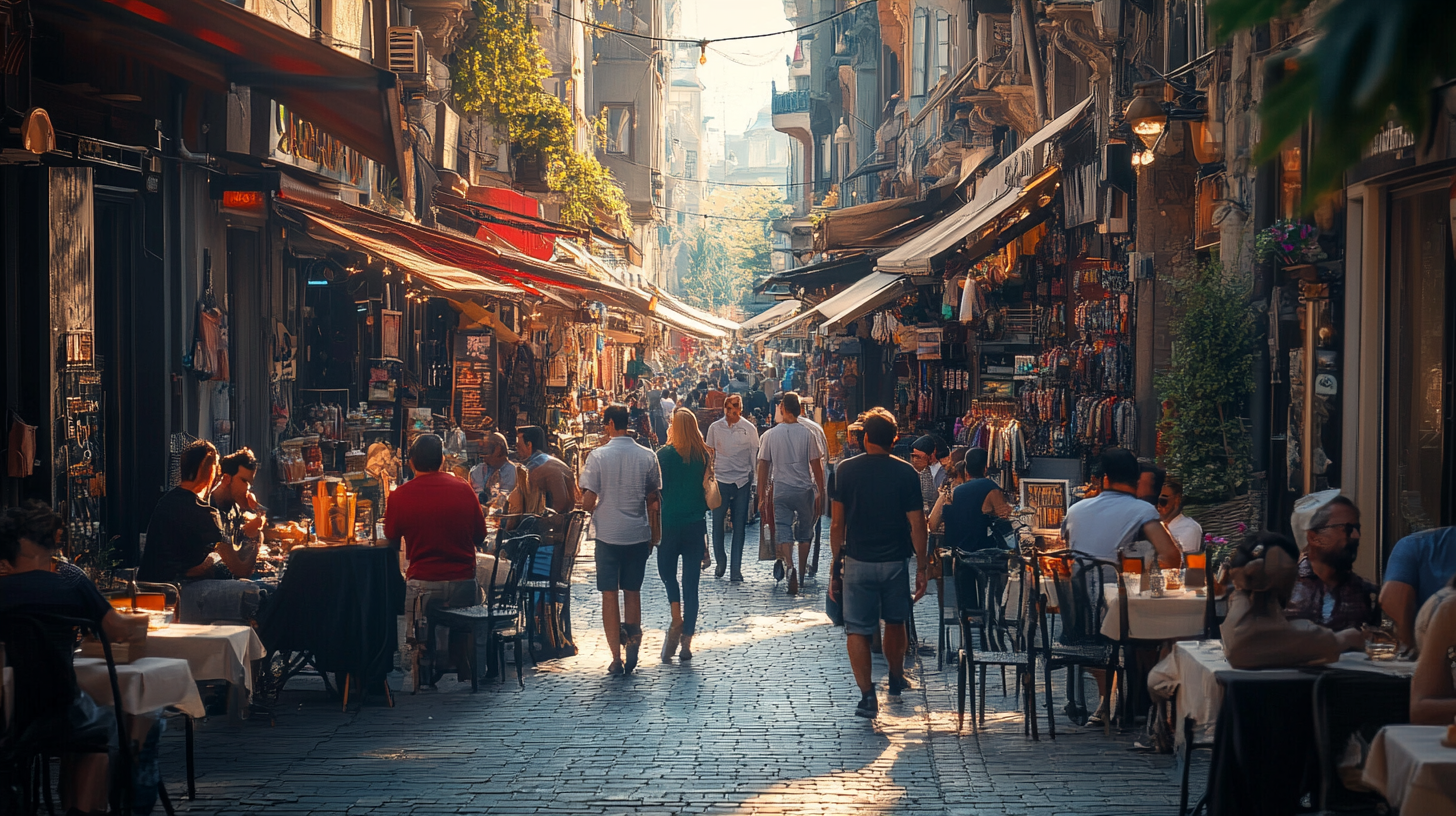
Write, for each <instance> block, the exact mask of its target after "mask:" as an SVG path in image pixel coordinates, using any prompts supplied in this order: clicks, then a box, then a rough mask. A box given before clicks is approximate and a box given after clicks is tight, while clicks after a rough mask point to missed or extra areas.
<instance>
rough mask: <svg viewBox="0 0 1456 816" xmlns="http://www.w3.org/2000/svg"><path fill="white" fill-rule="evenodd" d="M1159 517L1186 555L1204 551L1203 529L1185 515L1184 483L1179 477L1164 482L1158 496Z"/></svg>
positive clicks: (1168, 478)
mask: <svg viewBox="0 0 1456 816" xmlns="http://www.w3.org/2000/svg"><path fill="white" fill-rule="evenodd" d="M1158 517H1159V518H1161V519H1162V520H1163V525H1164V526H1166V527H1167V528H1168V533H1169V535H1171V536H1173V540H1174V541H1176V542H1178V549H1180V550H1182V551H1183V552H1184V554H1185V555H1186V554H1187V553H1196V552H1202V551H1203V527H1202V526H1200V525H1199V523H1198V522H1196V521H1194V520H1193V519H1191V518H1188V517H1187V516H1185V515H1183V482H1182V481H1181V480H1179V479H1178V478H1177V477H1174V476H1169V477H1167V478H1165V479H1164V480H1163V490H1162V492H1161V493H1160V494H1159V495H1158Z"/></svg>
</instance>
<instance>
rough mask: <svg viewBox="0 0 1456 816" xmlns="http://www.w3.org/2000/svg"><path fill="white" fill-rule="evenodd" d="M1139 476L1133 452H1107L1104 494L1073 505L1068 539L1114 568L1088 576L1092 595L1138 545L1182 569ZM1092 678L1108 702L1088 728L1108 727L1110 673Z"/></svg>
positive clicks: (1064, 527)
mask: <svg viewBox="0 0 1456 816" xmlns="http://www.w3.org/2000/svg"><path fill="white" fill-rule="evenodd" d="M1138 473H1139V468H1138V460H1137V457H1136V456H1133V454H1132V451H1129V450H1127V449H1125V448H1117V447H1113V448H1108V449H1107V450H1104V451H1103V452H1102V492H1101V493H1099V494H1097V495H1096V496H1094V497H1092V498H1090V499H1083V500H1082V501H1079V502H1077V503H1076V504H1074V505H1072V507H1071V509H1069V510H1068V511H1067V517H1066V518H1065V519H1064V520H1063V521H1062V537H1063V538H1064V539H1065V540H1066V541H1067V545H1068V547H1070V548H1071V550H1072V551H1073V552H1075V553H1077V554H1078V555H1084V556H1089V557H1091V558H1095V559H1097V560H1099V561H1108V562H1112V563H1113V564H1114V566H1110V567H1101V566H1099V567H1097V568H1095V569H1088V570H1087V571H1086V573H1085V575H1086V580H1087V582H1088V584H1089V586H1088V592H1089V594H1090V593H1097V592H1100V591H1101V588H1102V584H1103V583H1104V581H1108V580H1112V581H1115V580H1116V576H1117V570H1118V566H1115V565H1116V564H1117V563H1118V556H1119V554H1120V553H1121V552H1122V551H1123V550H1124V549H1125V548H1127V547H1129V546H1131V545H1132V544H1133V542H1135V541H1139V540H1142V539H1146V540H1147V541H1148V542H1150V543H1151V544H1152V546H1153V549H1154V550H1155V551H1156V552H1157V554H1158V561H1159V562H1160V563H1161V564H1162V565H1163V566H1164V567H1176V566H1178V565H1179V564H1181V563H1182V560H1183V559H1182V554H1181V553H1180V552H1179V551H1178V545H1177V544H1175V543H1174V542H1173V537H1172V536H1170V535H1168V529H1167V528H1166V527H1164V526H1163V522H1162V520H1161V519H1159V518H1158V511H1157V509H1156V508H1154V507H1153V505H1152V504H1150V503H1148V502H1145V501H1143V500H1142V499H1139V498H1138V497H1137V489H1138ZM1092 597H1093V598H1096V597H1097V595H1095V594H1094V595H1092ZM1091 674H1092V676H1093V677H1094V678H1096V680H1097V691H1098V694H1099V696H1100V697H1101V699H1102V702H1101V703H1100V704H1099V705H1098V707H1097V711H1096V713H1094V714H1093V715H1092V716H1091V717H1090V718H1089V719H1088V720H1087V724H1088V725H1102V724H1104V723H1105V722H1106V721H1107V716H1108V713H1107V711H1108V703H1107V677H1106V672H1103V671H1099V670H1093V671H1092V672H1091Z"/></svg>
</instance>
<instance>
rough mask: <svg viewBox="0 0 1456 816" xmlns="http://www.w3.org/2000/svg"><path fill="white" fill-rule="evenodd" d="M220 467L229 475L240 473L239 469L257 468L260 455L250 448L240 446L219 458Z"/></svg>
mask: <svg viewBox="0 0 1456 816" xmlns="http://www.w3.org/2000/svg"><path fill="white" fill-rule="evenodd" d="M217 465H218V467H220V468H222V472H223V473H226V474H227V475H229V476H236V475H238V471H239V470H257V469H258V457H256V456H254V455H253V451H252V450H251V449H249V448H238V449H237V450H235V451H233V452H232V453H229V454H228V455H227V456H224V457H223V458H221V459H219V460H218V463H217Z"/></svg>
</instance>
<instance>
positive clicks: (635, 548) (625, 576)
mask: <svg viewBox="0 0 1456 816" xmlns="http://www.w3.org/2000/svg"><path fill="white" fill-rule="evenodd" d="M650 555H652V542H650V541H644V542H642V543H641V544H608V543H606V542H603V541H598V542H597V552H596V561H597V591H598V592H616V591H617V590H619V589H620V590H624V591H626V592H641V591H642V578H643V577H644V576H645V575H646V574H647V557H648V556H650Z"/></svg>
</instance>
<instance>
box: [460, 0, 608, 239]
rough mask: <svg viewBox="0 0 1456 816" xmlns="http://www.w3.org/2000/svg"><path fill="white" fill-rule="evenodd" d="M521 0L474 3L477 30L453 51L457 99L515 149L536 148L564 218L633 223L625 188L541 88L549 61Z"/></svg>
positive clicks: (561, 106)
mask: <svg viewBox="0 0 1456 816" xmlns="http://www.w3.org/2000/svg"><path fill="white" fill-rule="evenodd" d="M524 5H525V4H524V3H523V2H522V0H510V2H507V3H504V4H500V5H497V4H496V3H493V2H485V3H476V4H475V17H476V28H475V33H474V35H473V36H471V37H470V38H469V39H468V40H467V41H465V42H463V43H462V44H461V45H460V46H459V47H458V48H457V49H456V51H455V67H454V71H453V77H452V87H453V89H454V93H455V101H456V104H457V105H459V107H460V109H461V110H462V111H464V112H466V113H475V114H480V115H482V116H484V117H486V119H487V120H488V121H490V122H491V123H492V124H493V125H495V126H496V127H498V128H501V129H503V130H505V132H506V134H507V135H508V136H509V138H510V140H511V141H512V142H514V143H515V144H516V145H517V146H518V147H519V149H521V150H523V151H526V152H531V153H540V155H541V157H542V158H543V159H544V161H545V163H546V167H547V173H546V184H547V186H548V187H549V188H550V189H551V190H552V191H553V192H556V193H559V194H560V195H561V196H562V205H561V219H562V220H563V221H565V222H566V223H568V224H578V225H583V224H589V223H591V222H593V221H603V222H606V223H608V224H610V225H612V226H618V227H621V228H622V229H630V221H629V219H628V210H627V201H626V198H625V197H624V196H623V195H622V188H621V187H619V186H618V185H617V183H616V181H615V180H614V179H613V178H612V173H611V171H610V170H608V169H607V168H606V167H604V166H603V165H602V163H601V162H599V161H597V158H596V156H594V155H591V154H589V153H583V152H581V151H578V150H577V149H576V146H575V144H574V142H575V139H574V134H575V131H576V126H575V122H574V121H573V120H572V115H571V109H570V108H568V107H567V106H566V104H565V103H564V102H562V101H561V100H560V99H557V98H556V97H554V96H551V95H550V94H548V93H546V92H545V91H544V90H542V87H541V80H543V79H544V78H546V77H547V76H550V74H551V66H550V63H549V62H548V61H547V59H546V52H545V51H543V50H542V49H541V44H540V43H539V42H538V41H537V40H536V30H535V29H534V28H533V27H532V26H531V24H530V21H529V20H528V19H527V17H526V10H525V7H524ZM590 127H591V130H592V132H593V134H594V136H595V135H596V134H598V133H599V132H600V130H601V128H600V126H599V125H598V124H597V123H596V122H595V121H593V122H592V123H591V125H590Z"/></svg>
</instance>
